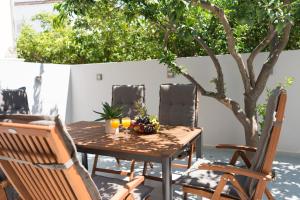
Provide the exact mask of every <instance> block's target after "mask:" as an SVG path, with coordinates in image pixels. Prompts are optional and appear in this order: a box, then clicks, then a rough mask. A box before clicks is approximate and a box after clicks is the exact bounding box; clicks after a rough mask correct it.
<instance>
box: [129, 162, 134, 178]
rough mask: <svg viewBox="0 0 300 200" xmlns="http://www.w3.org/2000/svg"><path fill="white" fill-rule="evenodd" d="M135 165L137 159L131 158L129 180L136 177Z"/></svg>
mask: <svg viewBox="0 0 300 200" xmlns="http://www.w3.org/2000/svg"><path fill="white" fill-rule="evenodd" d="M134 167H135V160H131V163H130V174H129V180H132V179H133V177H134Z"/></svg>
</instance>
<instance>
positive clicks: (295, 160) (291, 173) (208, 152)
mask: <svg viewBox="0 0 300 200" xmlns="http://www.w3.org/2000/svg"><path fill="white" fill-rule="evenodd" d="M230 155H231V151H227V150H225V151H224V150H222V151H221V150H218V149H214V148H212V147H206V148H204V157H205V158H206V159H209V160H214V161H227V162H228V161H229V157H230ZM88 160H89V170H91V166H92V163H93V160H94V156H93V155H89V157H88ZM178 162H181V161H178ZM115 165H116V163H115V159H114V158H111V157H101V166H102V167H105V168H109V167H110V168H111V167H115ZM128 166H129V163H128V162H126V161H122V168H124V169H126V168H127V169H128ZM142 167H143V165H142V163H137V165H136V172H137V174H139V173H141V171H142ZM273 168H274V169H275V170H276V174H277V179H276V181H274V182H273V183H271V184H270V186H269V187H270V188H271V191H272V193H273V195H274V197H275V198H276V199H277V200H281V199H286V200H300V178H299V177H300V154H293V153H281V152H280V153H278V155H277V157H276V161H274V165H273ZM182 172H183V170H178V169H174V170H173V179H176V177H179V176H180V174H181V173H182ZM149 173H150V174H154V175H159V174H160V166H159V165H154V169H153V170H149ZM110 176H115V175H110ZM146 184H147V185H150V186H152V187H154V190H153V192H152V199H153V200H160V199H162V197H161V194H162V192H161V183H160V182H157V181H151V180H147V181H146ZM181 195H182V192H181V190H180V187H178V186H175V188H174V199H182V196H181ZM189 199H192V200H196V199H200V198H197V197H196V196H189Z"/></svg>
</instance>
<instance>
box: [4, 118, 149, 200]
mask: <svg viewBox="0 0 300 200" xmlns="http://www.w3.org/2000/svg"><path fill="white" fill-rule="evenodd" d="M0 166H1V168H2V170H3V171H4V172H5V175H6V176H7V177H8V179H9V181H10V183H11V184H12V185H13V186H14V188H15V189H16V190H17V191H18V193H19V195H20V196H21V199H24V200H25V199H26V200H33V199H36V200H41V199H47V200H48V199H55V200H65V199H78V200H83V199H84V200H89V199H90V200H97V199H99V200H100V199H102V200H109V199H113V200H117V199H118V200H121V199H146V198H148V197H149V194H150V192H151V190H152V188H150V187H148V186H144V185H141V184H142V183H143V182H144V177H142V176H139V177H136V178H135V179H133V180H132V181H130V182H127V181H123V180H119V179H114V178H108V177H104V176H92V177H91V176H90V175H89V174H88V172H87V171H86V170H85V168H84V167H83V166H82V165H81V164H80V163H79V161H78V158H77V152H76V148H75V145H74V143H73V141H72V139H71V137H70V135H69V134H68V132H67V130H66V129H65V127H64V125H63V124H62V122H61V121H60V119H59V117H47V116H34V115H1V116H0Z"/></svg>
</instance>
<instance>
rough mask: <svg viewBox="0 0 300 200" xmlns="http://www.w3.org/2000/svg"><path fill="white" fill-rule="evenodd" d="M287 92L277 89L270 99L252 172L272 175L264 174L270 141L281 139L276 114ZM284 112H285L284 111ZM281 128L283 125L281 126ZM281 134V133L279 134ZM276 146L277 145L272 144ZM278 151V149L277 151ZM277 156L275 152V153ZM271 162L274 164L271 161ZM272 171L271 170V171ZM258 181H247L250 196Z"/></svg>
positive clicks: (248, 179) (250, 179)
mask: <svg viewBox="0 0 300 200" xmlns="http://www.w3.org/2000/svg"><path fill="white" fill-rule="evenodd" d="M283 92H285V90H284V89H282V88H280V87H277V88H276V89H274V90H273V91H272V94H271V96H270V97H269V100H268V104H267V108H266V116H265V119H264V127H263V132H262V134H261V137H260V140H259V144H258V147H257V152H256V154H255V156H254V158H253V160H252V165H251V168H250V170H252V171H255V172H262V173H270V172H263V171H262V170H263V168H264V165H265V164H267V163H266V162H265V161H266V159H267V153H268V151H270V146H271V145H270V141H271V139H272V137H279V136H278V135H276V133H275V132H274V131H273V129H274V125H275V123H276V120H278V119H276V117H275V116H276V113H277V111H278V105H279V98H280V95H281V94H282V93H283ZM283 112H284V111H283ZM280 126H281V124H280ZM278 134H280V132H278ZM277 142H278V141H277ZM272 145H276V146H277V143H276V144H272ZM275 151H276V149H275ZM274 154H275V152H274ZM270 162H273V160H272V161H270ZM270 170H271V169H270ZM257 183H258V181H257V180H256V179H252V178H247V179H246V181H245V188H247V189H248V191H249V194H250V195H253V194H254V192H255V190H256V186H257Z"/></svg>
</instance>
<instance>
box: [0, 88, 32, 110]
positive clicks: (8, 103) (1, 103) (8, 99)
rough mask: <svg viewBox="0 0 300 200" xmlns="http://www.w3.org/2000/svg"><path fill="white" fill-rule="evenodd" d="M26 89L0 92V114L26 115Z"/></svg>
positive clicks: (27, 107)
mask: <svg viewBox="0 0 300 200" xmlns="http://www.w3.org/2000/svg"><path fill="white" fill-rule="evenodd" d="M28 113H29V106H28V100H27V94H26V88H25V87H21V88H19V89H16V90H11V89H4V90H0V114H28Z"/></svg>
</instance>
